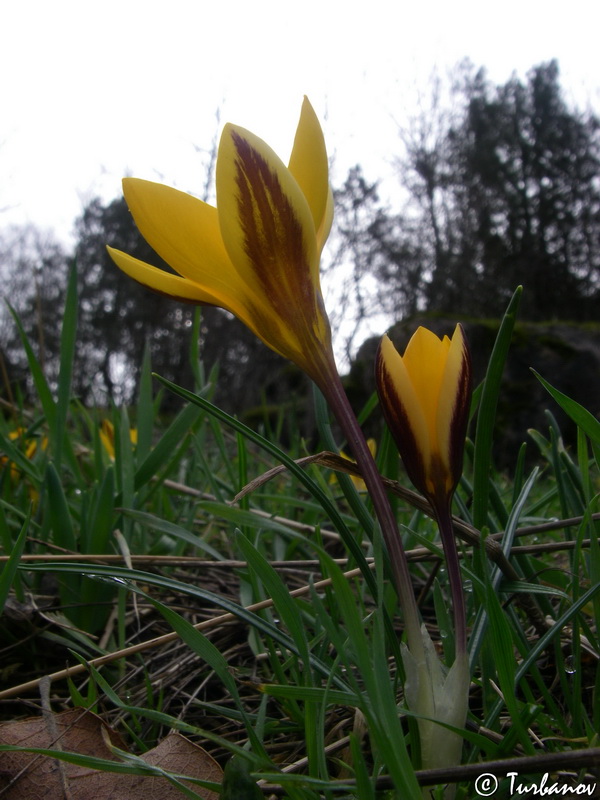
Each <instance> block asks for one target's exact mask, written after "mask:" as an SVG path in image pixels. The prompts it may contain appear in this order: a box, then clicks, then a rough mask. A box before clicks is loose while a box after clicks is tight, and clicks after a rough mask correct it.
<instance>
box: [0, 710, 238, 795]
mask: <svg viewBox="0 0 600 800" xmlns="http://www.w3.org/2000/svg"><path fill="white" fill-rule="evenodd" d="M51 729H53V730H51ZM105 737H106V739H105ZM0 744H10V745H16V746H19V747H36V748H52V749H57V750H58V749H60V750H63V751H70V752H74V753H79V754H81V755H90V756H95V757H98V758H103V759H107V760H109V761H118V762H119V761H121V759H120V758H119V757H118V756H117V755H115V754H114V753H113V752H112V750H111V749H110V745H113V746H115V747H117V748H119V749H120V750H124V751H125V750H126V747H125V744H124V742H123V740H122V739H121V737H120V736H119V735H118V734H117V733H116V732H115V731H113V730H111V729H110V728H109V727H108V726H107V725H105V723H104V722H103V721H102V720H101V718H100V717H98V716H97V715H96V714H93V713H91V712H89V711H85V709H73V710H71V711H64V712H62V713H61V714H54V715H53V716H52V721H51V724H48V721H47V720H46V719H44V718H43V717H32V718H29V719H25V720H20V721H18V722H7V723H4V724H3V725H0ZM140 758H141V760H143V761H145V762H146V763H147V764H150V765H152V766H156V767H160V768H161V769H164V770H166V771H168V772H173V773H176V774H184V775H188V776H189V777H192V778H199V779H201V780H207V781H214V782H215V783H220V782H221V780H222V777H223V773H222V771H221V768H220V767H219V765H218V764H217V762H216V761H215V760H214V759H213V758H212V757H211V756H210V755H209V754H208V753H207V752H206V751H205V750H203V749H202V748H201V747H199V746H198V745H196V744H194V743H193V742H191V741H190V740H189V739H186V737H185V736H182V735H181V734H179V733H170V734H169V735H168V736H167V737H166V738H165V739H163V740H162V742H160V744H158V745H157V747H155V748H154V749H153V750H149V751H148V752H147V753H144V754H143V755H142V756H141V757H140ZM185 784H186V785H187V786H188V787H189V788H191V789H193V790H194V791H195V792H197V794H199V795H200V796H202V797H204V798H206V800H218V797H219V795H218V794H216V793H215V792H209V791H207V790H205V789H200V788H199V787H198V786H195V785H194V784H192V783H190V782H187V781H186V782H185ZM181 797H183V795H182V793H181V792H180V791H179V790H178V789H177V788H176V787H174V786H173V785H172V784H170V783H169V782H168V781H167V780H166V779H165V778H163V777H162V776H152V775H151V776H145V775H122V774H117V773H112V772H100V771H98V770H93V769H90V768H88V767H83V766H78V765H76V764H69V763H68V762H65V761H62V762H60V769H59V762H58V760H57V759H54V758H51V757H49V756H44V755H39V754H36V753H30V752H27V751H6V752H0V798H2V800H56V798H65V800H180V798H181Z"/></svg>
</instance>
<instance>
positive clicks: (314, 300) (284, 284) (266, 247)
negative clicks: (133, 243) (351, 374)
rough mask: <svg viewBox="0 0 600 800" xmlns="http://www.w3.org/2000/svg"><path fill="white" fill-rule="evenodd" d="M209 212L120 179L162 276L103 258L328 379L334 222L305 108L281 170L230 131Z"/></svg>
mask: <svg viewBox="0 0 600 800" xmlns="http://www.w3.org/2000/svg"><path fill="white" fill-rule="evenodd" d="M216 188H217V205H216V208H215V207H213V206H211V205H209V204H207V203H204V202H202V201H201V200H199V199H197V198H195V197H192V196H191V195H189V194H186V193H184V192H180V191H177V190H176V189H172V188H169V187H167V186H164V185H162V184H158V183H152V182H150V181H144V180H138V179H134V178H126V179H125V180H124V181H123V190H124V194H125V199H126V201H127V204H128V206H129V209H130V210H131V213H132V214H133V217H134V219H135V222H136V224H137V226H138V228H139V230H140V232H141V233H142V235H143V236H144V238H145V239H146V240H147V241H148V243H149V244H150V245H151V246H152V247H153V248H154V250H155V251H156V252H157V253H158V254H159V255H160V256H161V257H162V258H163V259H164V260H165V261H166V262H167V263H168V264H169V265H170V266H171V267H172V268H173V269H174V270H175V271H176V273H177V274H173V273H169V272H166V271H164V270H161V269H157V268H156V267H153V266H150V265H149V264H146V263H144V262H143V261H140V260H138V259H136V258H133V257H131V256H129V255H127V254H126V253H123V252H120V251H118V250H114V249H113V248H110V247H109V248H108V250H109V253H110V255H111V257H112V258H113V259H114V261H115V262H116V264H117V266H119V267H120V268H121V269H122V270H123V271H124V272H125V273H127V274H128V275H129V276H130V277H132V278H134V279H135V280H137V281H138V282H139V283H142V284H144V285H146V286H148V287H150V288H152V289H155V290H156V291H158V292H161V293H163V294H167V295H170V296H172V297H175V298H178V299H180V300H185V301H188V302H192V303H198V304H208V305H214V306H219V307H221V308H224V309H227V310H228V311H230V312H232V313H233V314H235V316H237V317H238V318H239V319H240V320H241V321H242V322H243V323H244V324H245V325H247V326H248V328H250V329H251V330H252V331H253V332H254V333H255V334H256V335H257V336H258V337H259V338H260V339H262V340H263V342H265V344H267V345H268V346H269V347H271V348H272V349H273V350H275V351H276V352H277V353H280V354H281V355H282V356H284V357H286V358H288V359H290V360H291V361H293V362H294V363H295V364H297V365H298V366H299V367H300V368H301V369H303V370H304V371H305V372H306V373H307V374H308V375H310V376H311V377H312V378H313V380H315V382H316V383H318V384H320V385H321V386H323V385H324V384H326V383H327V382H328V380H329V378H330V376H331V374H332V370H335V366H334V361H333V354H332V347H331V331H330V326H329V321H328V318H327V314H326V312H325V308H324V304H323V297H322V294H321V287H320V280H319V261H320V255H321V250H322V249H323V245H324V244H325V241H326V239H327V236H328V235H329V231H330V229H331V223H332V220H333V198H332V193H331V188H330V186H329V170H328V162H327V151H326V148H325V141H324V138H323V132H322V130H321V126H320V124H319V121H318V119H317V117H316V115H315V112H314V110H313V108H312V106H311V105H310V103H309V102H308V100H307V99H305V100H304V103H303V105H302V111H301V115H300V121H299V123H298V128H297V131H296V137H295V140H294V146H293V149H292V154H291V157H290V161H289V164H288V166H287V167H286V166H285V164H284V163H283V162H282V161H281V160H280V159H279V157H278V156H277V155H276V154H275V153H274V152H273V150H272V149H271V148H270V147H269V146H268V145H267V144H265V142H263V141H262V140H261V139H259V138H258V137H257V136H255V135H254V134H253V133H250V132H249V131H247V130H245V129H244V128H240V127H238V126H236V125H231V124H227V125H226V126H225V128H224V130H223V134H222V136H221V141H220V144H219V150H218V156H217V167H216Z"/></svg>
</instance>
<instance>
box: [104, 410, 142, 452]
mask: <svg viewBox="0 0 600 800" xmlns="http://www.w3.org/2000/svg"><path fill="white" fill-rule="evenodd" d="M129 439H130V441H131V444H133V445H136V444H137V429H136V428H130V429H129ZM100 441H101V443H102V447H104V450H105V452H106V454H107V456H108V457H109V458H110V460H111V461H114V460H115V426H114V425H113V424H112V422H111V421H110V420H108V419H103V420H102V422H101V423H100Z"/></svg>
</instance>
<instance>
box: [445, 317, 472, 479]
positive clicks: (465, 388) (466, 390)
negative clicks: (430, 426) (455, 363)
mask: <svg viewBox="0 0 600 800" xmlns="http://www.w3.org/2000/svg"><path fill="white" fill-rule="evenodd" d="M461 330H462V329H461ZM472 389H473V376H472V369H471V353H470V350H469V345H468V343H467V340H466V338H465V336H464V333H463V359H462V369H461V371H460V375H459V379H458V385H457V387H456V400H455V405H454V413H453V415H452V423H451V430H450V453H449V456H450V469H451V472H452V478H453V481H454V485H453V488H452V491H454V489H455V488H456V486H457V485H458V481H459V480H460V476H461V474H462V463H463V453H464V449H465V437H466V435H467V426H468V424H469V410H470V407H471V394H472Z"/></svg>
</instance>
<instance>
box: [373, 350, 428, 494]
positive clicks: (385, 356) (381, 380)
mask: <svg viewBox="0 0 600 800" xmlns="http://www.w3.org/2000/svg"><path fill="white" fill-rule="evenodd" d="M375 378H376V382H377V392H378V394H379V400H380V403H381V407H382V410H383V414H384V416H385V419H386V422H387V424H388V427H389V429H390V431H391V432H392V435H393V436H394V439H395V440H396V444H397V446H398V450H399V451H400V454H401V455H402V460H403V461H404V466H405V467H406V470H407V472H408V474H409V477H410V479H411V480H412V482H413V483H414V484H415V486H416V487H417V488H418V489H420V490H421V491H425V477H426V471H427V469H428V467H429V462H430V460H431V444H430V435H429V428H428V426H427V420H426V418H425V414H424V413H423V408H422V405H421V399H420V397H419V395H418V394H417V392H416V391H415V387H414V386H413V383H412V380H411V376H410V375H409V373H408V370H407V368H406V365H405V363H404V360H403V359H402V356H400V354H399V353H398V351H397V350H396V348H395V347H394V345H393V344H392V341H391V340H390V338H389V337H388V336H384V337H383V338H382V340H381V344H380V345H379V350H378V352H377V359H376V362H375Z"/></svg>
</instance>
